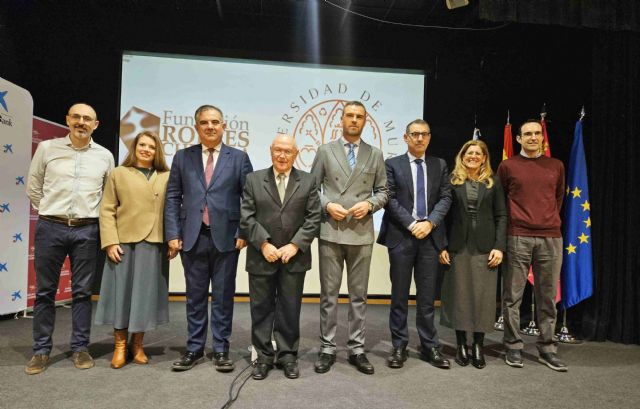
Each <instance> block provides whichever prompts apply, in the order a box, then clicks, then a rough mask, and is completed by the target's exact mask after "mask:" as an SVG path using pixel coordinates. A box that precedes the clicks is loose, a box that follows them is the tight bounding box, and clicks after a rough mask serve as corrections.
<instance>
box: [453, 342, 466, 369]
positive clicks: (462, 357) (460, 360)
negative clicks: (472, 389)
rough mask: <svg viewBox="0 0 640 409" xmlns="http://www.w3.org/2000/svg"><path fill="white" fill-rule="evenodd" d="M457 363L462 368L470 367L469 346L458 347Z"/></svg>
mask: <svg viewBox="0 0 640 409" xmlns="http://www.w3.org/2000/svg"><path fill="white" fill-rule="evenodd" d="M455 361H456V363H457V364H458V365H460V366H467V365H469V355H467V346H466V345H458V348H457V349H456V359H455Z"/></svg>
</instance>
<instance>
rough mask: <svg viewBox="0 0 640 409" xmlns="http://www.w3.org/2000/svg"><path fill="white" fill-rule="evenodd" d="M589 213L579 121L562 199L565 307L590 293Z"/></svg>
mask: <svg viewBox="0 0 640 409" xmlns="http://www.w3.org/2000/svg"><path fill="white" fill-rule="evenodd" d="M590 214H591V205H590V204H589V186H588V183H587V162H586V160H585V157H584V145H583V143H582V121H580V120H578V122H576V129H575V132H574V134H573V145H572V146H571V157H570V158H569V177H568V179H567V198H566V200H565V202H564V219H563V221H564V231H563V239H564V254H563V258H562V275H561V276H562V304H563V306H564V308H565V309H567V308H569V307H572V306H574V305H576V304H578V303H579V302H580V301H582V300H584V299H585V298H589V297H591V295H592V294H593V261H592V258H591V216H590Z"/></svg>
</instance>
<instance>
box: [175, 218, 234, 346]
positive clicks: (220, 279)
mask: <svg viewBox="0 0 640 409" xmlns="http://www.w3.org/2000/svg"><path fill="white" fill-rule="evenodd" d="M239 254H240V252H239V251H238V250H233V251H227V252H223V253H221V252H219V251H218V250H217V249H216V247H215V245H214V244H213V239H212V238H211V232H210V230H209V229H208V228H204V227H203V228H202V229H200V235H199V236H198V241H197V242H196V244H195V245H194V246H193V248H192V249H191V250H189V251H183V252H182V253H181V254H180V257H181V258H182V266H183V267H184V277H185V282H186V290H187V329H188V333H189V334H188V339H187V350H188V351H191V352H201V351H204V347H205V344H206V342H207V327H208V321H209V314H208V312H207V304H208V299H209V284H211V298H212V300H211V333H212V334H213V351H214V352H227V351H229V338H230V337H231V323H232V321H233V297H234V295H235V292H236V268H237V267H238V255H239Z"/></svg>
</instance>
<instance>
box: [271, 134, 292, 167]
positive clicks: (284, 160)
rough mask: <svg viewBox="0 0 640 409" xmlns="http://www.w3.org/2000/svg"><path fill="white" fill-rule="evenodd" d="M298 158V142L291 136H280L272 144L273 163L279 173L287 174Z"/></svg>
mask: <svg viewBox="0 0 640 409" xmlns="http://www.w3.org/2000/svg"><path fill="white" fill-rule="evenodd" d="M296 156H298V147H297V146H296V140H295V138H294V137H292V136H291V135H286V134H278V135H277V136H276V137H275V139H274V140H273V142H272V143H271V162H272V163H273V168H274V169H275V170H276V172H278V173H286V172H288V171H289V170H290V169H291V168H292V167H293V162H294V161H295V160H296Z"/></svg>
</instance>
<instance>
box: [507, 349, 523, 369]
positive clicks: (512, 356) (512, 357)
mask: <svg viewBox="0 0 640 409" xmlns="http://www.w3.org/2000/svg"><path fill="white" fill-rule="evenodd" d="M504 363H505V364H507V365H509V366H512V367H514V368H522V367H523V366H524V363H523V362H522V353H521V352H520V350H519V349H507V354H506V355H505V356H504Z"/></svg>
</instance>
